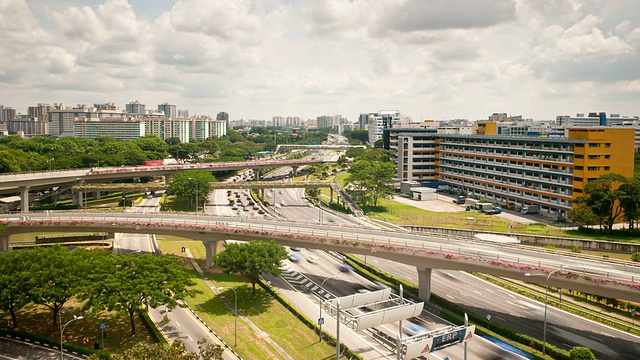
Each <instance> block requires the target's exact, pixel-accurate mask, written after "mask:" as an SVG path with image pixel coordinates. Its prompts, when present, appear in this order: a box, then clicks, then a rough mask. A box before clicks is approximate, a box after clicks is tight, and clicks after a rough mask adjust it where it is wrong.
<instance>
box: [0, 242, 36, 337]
mask: <svg viewBox="0 0 640 360" xmlns="http://www.w3.org/2000/svg"><path fill="white" fill-rule="evenodd" d="M27 255H28V254H27V252H26V251H10V252H8V253H0V309H1V310H7V311H9V314H10V315H11V321H12V323H13V326H14V327H15V326H18V319H17V318H16V313H15V311H16V310H18V309H20V308H22V307H23V306H25V305H27V304H28V303H29V302H31V299H30V298H29V288H27V287H25V284H26V283H27V281H28V279H29V277H30V276H31V274H30V273H29V266H30V265H31V264H30V263H29V260H33V259H29V258H28V256H27Z"/></svg>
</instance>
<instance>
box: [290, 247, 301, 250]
mask: <svg viewBox="0 0 640 360" xmlns="http://www.w3.org/2000/svg"><path fill="white" fill-rule="evenodd" d="M290 249H291V251H300V248H299V247H292V248H290Z"/></svg>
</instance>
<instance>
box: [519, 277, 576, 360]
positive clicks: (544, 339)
mask: <svg viewBox="0 0 640 360" xmlns="http://www.w3.org/2000/svg"><path fill="white" fill-rule="evenodd" d="M568 268H569V266H567V265H562V266H560V269H556V270H553V271H552V272H550V273H549V274H548V275H547V286H546V287H545V291H544V327H543V328H542V355H546V353H547V307H548V298H549V279H550V278H551V275H553V274H555V273H556V272H558V271H562V270H565V269H568ZM524 276H544V274H530V273H526V274H524Z"/></svg>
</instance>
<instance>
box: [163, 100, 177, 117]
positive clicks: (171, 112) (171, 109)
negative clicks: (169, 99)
mask: <svg viewBox="0 0 640 360" xmlns="http://www.w3.org/2000/svg"><path fill="white" fill-rule="evenodd" d="M158 111H162V112H164V116H166V117H168V118H175V117H178V113H177V112H176V106H175V105H171V104H169V103H166V102H165V103H162V104H160V105H158Z"/></svg>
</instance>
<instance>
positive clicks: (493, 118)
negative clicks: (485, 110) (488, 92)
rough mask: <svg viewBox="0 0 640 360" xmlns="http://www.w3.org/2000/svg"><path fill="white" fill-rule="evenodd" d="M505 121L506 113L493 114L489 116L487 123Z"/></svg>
mask: <svg viewBox="0 0 640 360" xmlns="http://www.w3.org/2000/svg"><path fill="white" fill-rule="evenodd" d="M505 120H507V113H493V114H491V115H490V116H489V121H493V122H501V121H505Z"/></svg>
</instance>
